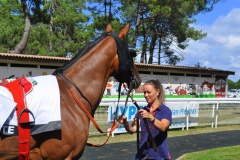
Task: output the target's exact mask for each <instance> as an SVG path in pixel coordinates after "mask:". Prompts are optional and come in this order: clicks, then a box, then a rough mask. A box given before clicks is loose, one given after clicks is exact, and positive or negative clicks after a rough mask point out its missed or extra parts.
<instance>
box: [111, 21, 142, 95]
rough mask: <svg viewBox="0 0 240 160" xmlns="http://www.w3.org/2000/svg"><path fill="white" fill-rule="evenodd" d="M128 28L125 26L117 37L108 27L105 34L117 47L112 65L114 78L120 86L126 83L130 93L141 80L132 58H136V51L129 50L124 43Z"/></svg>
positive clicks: (125, 42)
mask: <svg viewBox="0 0 240 160" xmlns="http://www.w3.org/2000/svg"><path fill="white" fill-rule="evenodd" d="M129 28H130V25H129V24H127V25H126V26H125V27H124V28H123V29H122V30H121V31H120V32H119V34H118V35H117V34H116V33H113V32H111V30H112V28H111V26H110V25H108V26H107V28H106V32H107V33H108V34H109V36H111V37H112V38H113V39H114V40H115V43H116V46H117V60H116V62H115V63H114V67H115V68H116V69H115V70H116V73H115V74H114V77H115V78H116V79H117V81H118V82H120V84H121V83H127V85H128V87H129V90H130V91H132V89H136V88H138V87H139V85H140V84H141V79H140V75H139V73H138V70H137V68H136V66H135V64H134V61H133V58H134V57H136V51H135V50H133V49H129V47H128V43H127V41H126V37H127V33H128V31H129Z"/></svg>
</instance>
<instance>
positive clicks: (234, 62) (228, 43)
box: [177, 0, 240, 82]
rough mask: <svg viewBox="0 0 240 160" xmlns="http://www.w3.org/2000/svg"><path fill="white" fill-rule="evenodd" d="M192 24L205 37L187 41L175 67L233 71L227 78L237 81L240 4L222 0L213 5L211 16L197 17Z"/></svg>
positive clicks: (239, 70)
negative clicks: (197, 65) (200, 67)
mask: <svg viewBox="0 0 240 160" xmlns="http://www.w3.org/2000/svg"><path fill="white" fill-rule="evenodd" d="M195 18H196V20H197V22H196V23H194V24H192V27H194V28H195V29H197V30H202V31H203V32H206V33H207V37H205V38H203V39H201V40H198V41H193V40H191V41H189V46H188V47H187V48H186V49H185V50H184V51H182V52H183V56H184V58H185V59H184V60H183V61H182V62H180V63H178V64H177V65H181V66H192V67H193V66H195V65H196V64H197V63H198V62H199V63H200V66H205V67H207V68H213V69H221V70H226V71H233V72H235V75H230V76H229V77H228V78H229V79H231V80H232V81H234V82H237V81H238V80H239V79H240V0H225V1H223V2H219V3H218V4H216V5H215V7H214V8H213V10H212V11H211V12H208V13H205V14H199V15H197V16H196V17H195Z"/></svg>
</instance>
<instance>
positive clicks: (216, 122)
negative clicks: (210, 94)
mask: <svg viewBox="0 0 240 160" xmlns="http://www.w3.org/2000/svg"><path fill="white" fill-rule="evenodd" d="M218 107H219V101H217V107H216V112H215V128H217V125H218Z"/></svg>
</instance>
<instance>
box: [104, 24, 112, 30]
mask: <svg viewBox="0 0 240 160" xmlns="http://www.w3.org/2000/svg"><path fill="white" fill-rule="evenodd" d="M105 32H112V26H111V25H110V24H108V25H107V28H106V30H105Z"/></svg>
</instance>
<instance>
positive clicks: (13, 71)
mask: <svg viewBox="0 0 240 160" xmlns="http://www.w3.org/2000/svg"><path fill="white" fill-rule="evenodd" d="M70 59H71V58H65V57H52V56H36V55H26V54H10V53H0V78H9V77H10V78H18V77H21V76H40V75H47V74H52V73H53V71H54V70H55V69H57V68H58V67H60V66H62V65H63V64H64V63H65V62H67V61H69V60H70ZM135 64H136V66H137V68H138V70H139V73H140V75H141V78H142V83H144V82H145V81H147V80H149V79H158V80H159V81H160V82H161V83H162V84H163V86H164V89H165V94H166V97H168V98H174V97H200V98H201V97H203V98H207V97H211V98H214V97H226V91H227V88H228V86H227V81H228V76H229V75H235V72H233V71H226V70H219V69H213V68H197V67H189V66H171V65H155V64H143V63H135ZM117 87H118V83H116V82H114V79H111V82H109V83H108V84H107V86H106V91H105V95H108V96H112V95H116V94H118V92H117ZM122 94H124V91H123V92H122ZM135 94H139V95H142V86H140V87H139V88H138V89H137V90H136V91H135Z"/></svg>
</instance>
